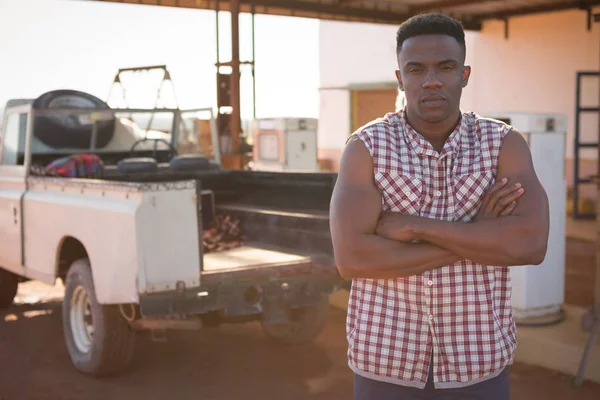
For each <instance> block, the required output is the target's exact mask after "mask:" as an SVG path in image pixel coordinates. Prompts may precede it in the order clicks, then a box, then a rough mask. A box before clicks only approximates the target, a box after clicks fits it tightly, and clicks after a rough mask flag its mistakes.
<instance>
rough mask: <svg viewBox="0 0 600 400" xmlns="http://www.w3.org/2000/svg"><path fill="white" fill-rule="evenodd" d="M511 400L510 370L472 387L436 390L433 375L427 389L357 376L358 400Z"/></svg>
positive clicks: (355, 394) (355, 383) (355, 384)
mask: <svg viewBox="0 0 600 400" xmlns="http://www.w3.org/2000/svg"><path fill="white" fill-rule="evenodd" d="M417 399H418V400H426V399H435V400H438V399H443V400H455V399H456V400H458V399H461V400H508V399H510V390H509V380H508V368H505V369H504V371H502V373H500V375H498V376H497V377H495V378H492V379H488V380H487V381H483V382H480V383H476V384H474V385H471V386H467V387H463V388H454V389H434V388H433V378H432V374H431V373H430V374H429V379H428V380H427V384H426V386H425V389H417V388H411V387H405V386H399V385H395V384H392V383H386V382H380V381H375V380H372V379H367V378H364V377H362V376H359V375H356V374H355V375H354V400H417Z"/></svg>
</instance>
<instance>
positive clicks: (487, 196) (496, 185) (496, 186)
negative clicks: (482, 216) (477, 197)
mask: <svg viewBox="0 0 600 400" xmlns="http://www.w3.org/2000/svg"><path fill="white" fill-rule="evenodd" d="M507 182H508V178H502V179H500V180H499V181H497V182H496V183H494V184H493V185H492V187H491V188H490V190H488V191H487V193H486V194H485V196H484V198H483V204H482V207H484V209H487V208H488V205H489V203H490V199H491V197H492V195H493V194H494V193H496V192H497V191H498V190H500V189H502V188H503V187H504V186H505V185H506V183H507Z"/></svg>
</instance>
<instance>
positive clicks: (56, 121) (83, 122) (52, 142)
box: [33, 90, 115, 149]
mask: <svg viewBox="0 0 600 400" xmlns="http://www.w3.org/2000/svg"><path fill="white" fill-rule="evenodd" d="M33 107H34V108H35V109H39V110H47V109H54V108H65V107H66V108H93V109H96V110H98V111H101V112H102V113H103V114H106V116H103V118H102V119H101V120H99V121H98V123H97V125H98V130H97V136H96V148H103V147H105V146H106V145H107V144H108V143H109V142H110V141H111V140H112V138H113V136H114V131H115V117H114V114H113V113H112V111H111V110H110V107H109V106H108V104H106V103H105V102H103V101H102V100H100V99H99V98H97V97H96V96H93V95H91V94H89V93H85V92H81V91H78V90H52V91H50V92H47V93H44V94H42V95H41V96H40V97H38V98H37V99H35V100H34V101H33ZM89 116H90V114H89V113H83V114H73V115H60V116H59V115H53V116H38V117H36V118H35V123H34V124H33V135H34V136H35V137H36V138H38V139H39V140H40V141H41V142H42V143H44V144H45V145H46V146H50V147H54V148H76V149H89V148H90V144H91V140H92V127H93V124H92V123H91V122H90V121H87V119H89Z"/></svg>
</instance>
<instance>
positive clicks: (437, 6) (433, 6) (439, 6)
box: [410, 0, 504, 14]
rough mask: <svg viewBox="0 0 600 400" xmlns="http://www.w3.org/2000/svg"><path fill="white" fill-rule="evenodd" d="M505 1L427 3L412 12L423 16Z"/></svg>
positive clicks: (483, 0) (441, 0)
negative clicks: (428, 13)
mask: <svg viewBox="0 0 600 400" xmlns="http://www.w3.org/2000/svg"><path fill="white" fill-rule="evenodd" d="M502 1H504V0H448V1H444V0H438V1H433V2H430V3H425V4H423V5H419V6H417V7H411V9H410V11H411V13H414V14H421V13H425V12H429V11H446V10H447V9H450V8H455V7H463V6H470V5H480V4H484V3H499V2H502Z"/></svg>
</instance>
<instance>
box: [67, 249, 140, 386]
mask: <svg viewBox="0 0 600 400" xmlns="http://www.w3.org/2000/svg"><path fill="white" fill-rule="evenodd" d="M62 317H63V318H62V319H63V331H64V335H65V341H66V345H67V350H68V352H69V356H70V357H71V361H72V362H73V364H74V365H75V367H76V368H77V369H78V370H80V371H82V372H84V373H87V374H90V375H102V374H110V373H116V372H120V371H122V370H124V369H125V368H126V367H127V366H128V365H129V364H130V362H131V360H132V358H133V350H134V339H135V334H134V333H133V332H132V331H131V330H130V329H129V325H128V323H127V321H126V320H125V319H124V318H123V317H122V316H121V313H120V311H119V307H118V306H116V305H108V306H103V305H101V304H98V301H97V300H96V292H95V290H94V281H93V278H92V270H91V268H90V263H89V261H88V260H87V259H81V260H77V261H75V262H74V263H73V264H72V265H71V268H70V269H69V272H68V274H67V278H66V282H65V298H64V301H63V313H62Z"/></svg>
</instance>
